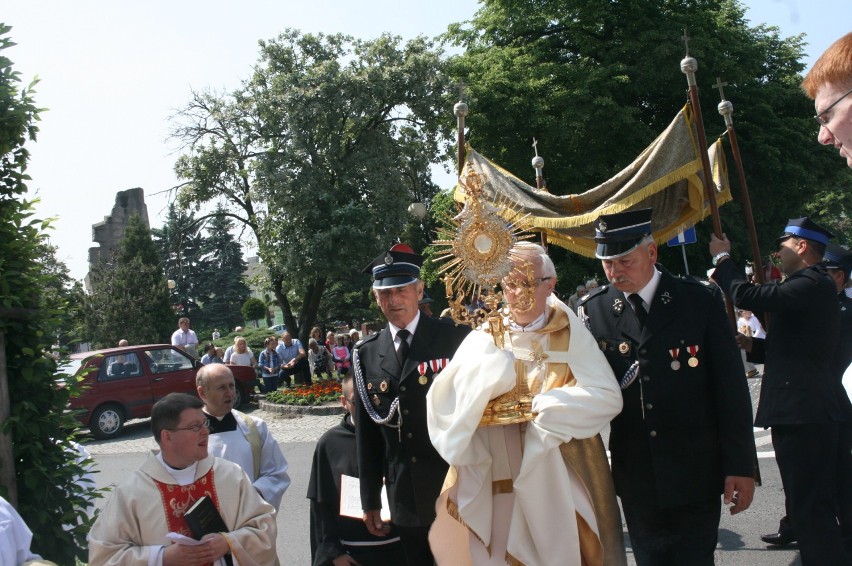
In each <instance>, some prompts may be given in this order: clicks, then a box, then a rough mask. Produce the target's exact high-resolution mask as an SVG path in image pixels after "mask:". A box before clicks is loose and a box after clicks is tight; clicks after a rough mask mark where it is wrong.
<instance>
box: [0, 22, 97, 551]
mask: <svg viewBox="0 0 852 566" xmlns="http://www.w3.org/2000/svg"><path fill="white" fill-rule="evenodd" d="M10 29H11V28H10V27H9V26H7V25H5V24H0V53H2V52H3V50H5V49H7V48H9V47H11V46H12V45H14V43H12V41H11V39H9V38H8V37H6V35H7V34H8V33H9V30H10ZM34 85H35V82H33V83H31V84H30V85H28V86H27V87H25V88H21V86H20V76H19V73H17V72H15V71H13V70H12V62H11V61H10V60H9V59H8V58H6V57H5V56H3V55H0V350H2V351H0V362H2V361H3V356H2V354H5V366H4V364H2V363H0V383H1V382H2V381H4V380H5V381H6V382H7V384H8V392H9V395H8V398H5V396H4V395H0V403H3V410H4V411H5V410H8V411H9V416H8V418H6V419H5V420H3V422H2V424H0V433H2V434H3V435H7V439H8V438H10V439H11V444H12V458H11V461H9V459H8V457H7V458H3V456H2V454H0V466H2V468H3V471H4V478H5V479H9V478H10V475H8V472H9V471H10V468H11V467H14V482H9V483H7V484H5V485H2V486H0V495H3V497H5V498H6V499H13V500H14V494H17V501H18V504H17V509H18V512H19V513H20V514H21V516H22V517H23V519H24V521H26V523H27V525H28V526H29V528H30V529H31V530H32V531H33V541H32V546H31V548H32V550H33V551H34V552H36V553H38V554H41V555H42V556H43V557H45V558H47V559H50V560H52V561H54V562H57V563H59V564H74V562H75V558H81V559H85V557H86V553H87V551H86V549H87V544H86V534H87V533H88V530H89V521H88V520H87V519H85V512H84V511H83V510H84V509H86V508H87V507H88V505H89V503H90V502H91V501H92V499H93V498H94V497H96V496H97V495H96V490H95V489H94V487H93V486H91V484H85V483H82V482H80V478H81V477H82V476H83V474H84V469H83V468H84V467H85V466H86V465H87V463H89V462H86V461H82V462H77V461H76V455H77V452H76V447H75V446H74V445H73V444H72V440H73V434H74V431H76V430H77V426H78V425H77V423H76V421H75V419H74V417H73V416H72V415H71V414H69V413H67V412H66V410H65V409H66V407H67V405H68V398H69V396H70V395H72V394H74V392H75V390H76V385H75V383H73V382H69V383H68V384H67V386H66V387H59V386H58V385H57V382H56V377H55V372H56V368H57V358H58V355H56V353H54V352H51V347H52V343H53V341H54V339H55V337H56V336H57V334H59V333H60V330H61V329H62V328H63V327H67V320H66V317H67V316H68V314H67V313H68V312H69V309H68V308H67V304H66V299H65V298H64V297H63V296H62V295H59V294H56V293H46V292H43V290H45V289H47V288H51V287H55V283H56V279H55V278H56V274H55V273H53V272H52V271H51V270H49V269H48V268H46V267H45V266H44V264H43V263H42V262H41V261H40V259H41V258H42V256H43V252H44V244H45V230H46V229H47V228H48V227H49V225H50V222H49V221H41V220H37V219H35V218H34V217H33V214H34V209H33V201H31V200H27V199H26V198H25V196H26V193H27V186H26V181H27V180H29V177H28V176H27V175H26V168H27V162H28V160H29V152H28V151H27V149H26V148H25V147H24V144H25V143H26V142H28V141H32V140H35V137H36V133H37V132H38V128H37V127H36V125H35V122H36V121H37V120H38V114H39V109H38V108H37V107H36V106H35V103H34V101H33V96H32V95H33V87H34ZM7 403H8V406H6V404H7ZM64 525H74V527H73V528H65V526H64Z"/></svg>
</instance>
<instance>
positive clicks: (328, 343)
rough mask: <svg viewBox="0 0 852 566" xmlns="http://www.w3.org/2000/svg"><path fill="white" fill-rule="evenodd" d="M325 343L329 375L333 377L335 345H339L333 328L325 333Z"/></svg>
mask: <svg viewBox="0 0 852 566" xmlns="http://www.w3.org/2000/svg"><path fill="white" fill-rule="evenodd" d="M321 344H322V342H321ZM324 344H325V349H326V351H327V352H328V356H326V359H328V375H329V377H331V376H332V375H333V374H334V347H335V346H337V340H336V339H335V338H334V332H332V331H331V330H329V331H328V333H327V334H326V335H325V343H324Z"/></svg>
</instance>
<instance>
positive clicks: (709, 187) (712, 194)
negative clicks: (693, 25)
mask: <svg viewBox="0 0 852 566" xmlns="http://www.w3.org/2000/svg"><path fill="white" fill-rule="evenodd" d="M683 42H684V44H685V45H686V57H684V59H683V60H682V61H681V62H680V70H681V72H682V73H683V74H685V75H686V82H687V84H688V85H689V104H690V106H691V107H692V116H693V119H694V120H695V129H696V133H697V135H696V137H697V138H698V140H697V141H698V153H699V154H700V157H701V166H702V169H703V171H704V190H705V193H706V194H707V202H708V203H709V205H710V216H711V218H712V221H713V233H714V234H716V237H717V238H721V237H722V220H721V219H720V218H719V206H718V205H717V204H716V183H714V182H713V172H712V171H711V170H710V158H709V157H708V156H707V138H706V137H705V134H704V119H703V118H702V116H701V105H700V104H699V102H698V84H697V83H696V82H695V71H697V70H698V61H696V60H695V59H694V58H693V57H690V56H689V36H688V35H687V34H686V30H683Z"/></svg>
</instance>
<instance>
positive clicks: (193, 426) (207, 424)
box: [169, 419, 210, 434]
mask: <svg viewBox="0 0 852 566" xmlns="http://www.w3.org/2000/svg"><path fill="white" fill-rule="evenodd" d="M202 428H206V429H209V428H210V419H204V421H202V422H200V423H195V424H191V425H189V426H182V427H179V428H170V429H169V430H191V431H192V432H194V433H195V434H198V433H199V432H201V429H202Z"/></svg>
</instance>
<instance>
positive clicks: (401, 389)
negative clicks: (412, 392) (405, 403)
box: [399, 385, 405, 393]
mask: <svg viewBox="0 0 852 566" xmlns="http://www.w3.org/2000/svg"><path fill="white" fill-rule="evenodd" d="M399 390H400V391H401V392H403V393H404V392H405V385H400V386H399Z"/></svg>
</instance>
